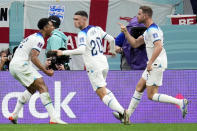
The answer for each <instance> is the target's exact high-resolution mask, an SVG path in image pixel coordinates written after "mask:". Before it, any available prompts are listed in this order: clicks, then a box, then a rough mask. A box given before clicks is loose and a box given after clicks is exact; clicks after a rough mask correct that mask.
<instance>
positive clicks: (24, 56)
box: [12, 32, 44, 63]
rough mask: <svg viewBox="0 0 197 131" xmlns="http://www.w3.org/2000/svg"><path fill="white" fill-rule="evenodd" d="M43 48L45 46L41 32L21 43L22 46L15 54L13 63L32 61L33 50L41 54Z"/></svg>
mask: <svg viewBox="0 0 197 131" xmlns="http://www.w3.org/2000/svg"><path fill="white" fill-rule="evenodd" d="M43 46H44V38H43V36H42V34H41V33H40V32H39V33H35V34H32V35H30V36H28V37H27V38H25V39H24V40H23V41H22V42H21V43H20V45H19V46H18V48H17V49H16V51H15V53H14V57H13V59H12V63H13V62H18V63H20V62H24V61H25V62H29V61H31V58H30V57H31V56H30V53H31V50H32V49H36V50H37V51H39V52H40V51H41V50H42V47H43Z"/></svg>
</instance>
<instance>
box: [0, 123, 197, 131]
mask: <svg viewBox="0 0 197 131" xmlns="http://www.w3.org/2000/svg"><path fill="white" fill-rule="evenodd" d="M0 131H197V123H196V124H195V123H194V124H131V125H123V124H68V125H49V124H18V125H12V124H0Z"/></svg>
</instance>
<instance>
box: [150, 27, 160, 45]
mask: <svg viewBox="0 0 197 131" xmlns="http://www.w3.org/2000/svg"><path fill="white" fill-rule="evenodd" d="M149 33H150V34H149V36H150V38H151V42H152V43H153V44H154V42H156V41H158V40H162V39H161V35H160V33H159V30H158V29H154V28H152V29H150V31H149Z"/></svg>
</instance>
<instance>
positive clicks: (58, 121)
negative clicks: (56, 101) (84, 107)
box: [49, 118, 68, 124]
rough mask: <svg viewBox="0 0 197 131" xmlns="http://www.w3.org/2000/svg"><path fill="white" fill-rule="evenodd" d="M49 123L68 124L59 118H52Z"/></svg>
mask: <svg viewBox="0 0 197 131" xmlns="http://www.w3.org/2000/svg"><path fill="white" fill-rule="evenodd" d="M49 124H68V123H66V122H64V121H62V120H61V119H59V118H53V119H51V120H50V122H49Z"/></svg>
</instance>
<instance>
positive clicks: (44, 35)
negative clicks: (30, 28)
mask: <svg viewBox="0 0 197 131" xmlns="http://www.w3.org/2000/svg"><path fill="white" fill-rule="evenodd" d="M40 33H41V34H42V37H43V38H45V37H46V33H45V32H44V31H42V30H40Z"/></svg>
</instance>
